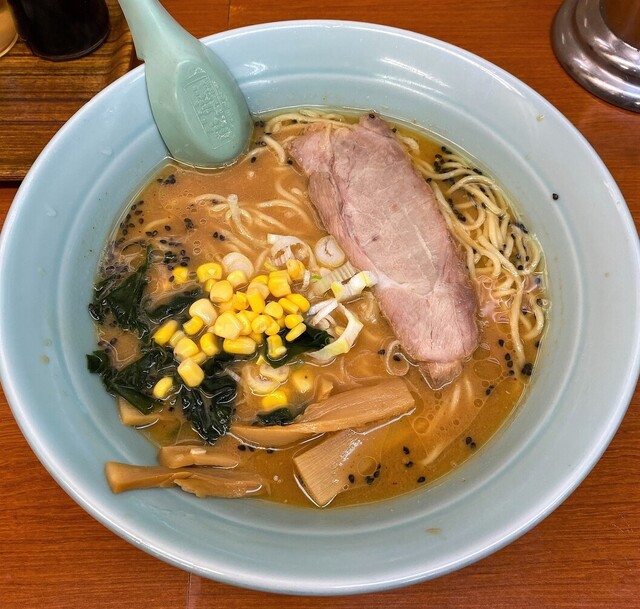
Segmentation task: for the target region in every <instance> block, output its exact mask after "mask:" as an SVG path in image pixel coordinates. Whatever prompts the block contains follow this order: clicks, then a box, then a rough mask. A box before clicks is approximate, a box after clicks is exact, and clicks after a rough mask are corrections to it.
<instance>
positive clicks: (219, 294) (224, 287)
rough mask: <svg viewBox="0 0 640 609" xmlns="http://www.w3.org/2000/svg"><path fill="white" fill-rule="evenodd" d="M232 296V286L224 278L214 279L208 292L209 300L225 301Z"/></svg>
mask: <svg viewBox="0 0 640 609" xmlns="http://www.w3.org/2000/svg"><path fill="white" fill-rule="evenodd" d="M232 296H233V286H232V285H231V284H230V283H229V282H228V281H227V280H226V279H223V280H221V281H216V282H215V283H214V285H213V287H212V288H211V290H210V292H209V300H211V302H227V301H228V300H231V297H232Z"/></svg>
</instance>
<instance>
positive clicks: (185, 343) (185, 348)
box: [173, 338, 200, 362]
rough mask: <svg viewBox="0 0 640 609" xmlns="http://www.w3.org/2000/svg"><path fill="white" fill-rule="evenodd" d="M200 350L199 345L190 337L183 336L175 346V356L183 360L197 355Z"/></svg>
mask: <svg viewBox="0 0 640 609" xmlns="http://www.w3.org/2000/svg"><path fill="white" fill-rule="evenodd" d="M198 351H200V349H198V345H196V344H195V343H194V342H193V341H192V340H191V339H190V338H182V339H180V340H179V341H178V344H177V345H176V346H175V347H174V348H173V356H174V357H175V358H176V359H177V360H178V361H179V362H181V361H183V360H185V359H187V358H189V357H191V356H193V355H195V354H196V353H198Z"/></svg>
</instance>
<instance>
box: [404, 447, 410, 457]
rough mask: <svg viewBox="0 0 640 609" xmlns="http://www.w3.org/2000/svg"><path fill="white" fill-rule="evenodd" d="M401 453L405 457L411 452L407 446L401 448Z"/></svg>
mask: <svg viewBox="0 0 640 609" xmlns="http://www.w3.org/2000/svg"><path fill="white" fill-rule="evenodd" d="M402 452H403V453H404V454H405V455H408V454H409V453H410V452H411V451H410V450H409V447H408V446H403V447H402Z"/></svg>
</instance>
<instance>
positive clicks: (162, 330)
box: [151, 319, 180, 345]
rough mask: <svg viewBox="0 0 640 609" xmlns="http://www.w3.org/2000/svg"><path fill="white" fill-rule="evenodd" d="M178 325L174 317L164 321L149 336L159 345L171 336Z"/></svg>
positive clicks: (164, 343)
mask: <svg viewBox="0 0 640 609" xmlns="http://www.w3.org/2000/svg"><path fill="white" fill-rule="evenodd" d="M179 327H180V324H178V322H177V321H176V320H175V319H170V320H169V321H165V322H164V323H163V324H162V325H161V326H160V327H159V328H158V329H157V330H156V331H155V332H154V333H153V336H152V337H151V338H153V340H155V341H156V342H157V343H158V344H159V345H166V344H167V343H168V342H169V341H170V340H171V337H172V336H173V333H174V332H175V331H176V330H177V329H178V328H179Z"/></svg>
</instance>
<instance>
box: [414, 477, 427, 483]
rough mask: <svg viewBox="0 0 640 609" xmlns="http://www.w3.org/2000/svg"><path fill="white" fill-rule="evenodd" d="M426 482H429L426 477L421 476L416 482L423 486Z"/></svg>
mask: <svg viewBox="0 0 640 609" xmlns="http://www.w3.org/2000/svg"><path fill="white" fill-rule="evenodd" d="M426 481H427V479H426V478H425V477H424V476H420V477H419V478H418V479H417V480H416V482H417V483H418V484H422V483H423V482H426Z"/></svg>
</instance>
